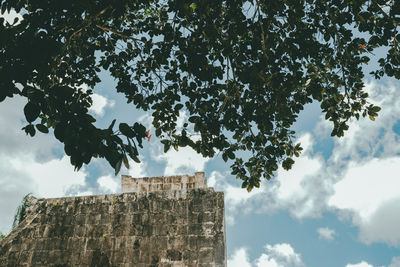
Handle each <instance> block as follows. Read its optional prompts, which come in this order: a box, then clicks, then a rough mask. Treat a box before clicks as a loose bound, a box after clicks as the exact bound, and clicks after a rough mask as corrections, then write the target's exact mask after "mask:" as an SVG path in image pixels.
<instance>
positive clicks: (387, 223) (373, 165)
mask: <svg viewBox="0 0 400 267" xmlns="http://www.w3.org/2000/svg"><path fill="white" fill-rule="evenodd" d="M13 15H14V16H15V14H8V15H5V16H6V18H11V17H12V16H13ZM101 78H102V83H101V84H99V85H98V86H97V87H96V88H95V90H94V92H95V94H94V96H93V102H94V104H93V106H92V108H91V110H90V112H91V114H93V115H94V116H95V118H96V119H97V122H96V125H97V126H99V127H107V126H108V125H109V124H110V123H111V121H112V119H114V118H117V122H127V123H134V122H136V121H139V122H142V123H143V124H144V125H145V126H146V127H147V129H150V132H152V133H154V128H152V126H151V114H148V113H144V112H141V111H137V110H135V109H134V107H133V106H131V105H128V104H126V100H125V98H124V96H123V95H121V94H118V93H117V92H116V90H115V81H113V80H112V79H111V78H110V77H109V75H107V73H105V72H104V73H102V75H101ZM365 84H366V91H367V92H368V93H369V95H370V101H371V102H372V103H375V104H377V105H379V106H380V107H382V110H381V112H380V113H379V117H377V119H376V121H374V122H372V121H370V120H369V119H361V120H359V121H352V122H351V125H350V129H349V130H348V131H347V132H346V133H345V136H344V137H342V138H332V137H330V132H331V129H332V125H331V124H330V123H329V122H327V121H325V120H324V117H323V115H322V114H321V110H320V108H319V105H318V104H317V103H313V104H309V105H308V106H306V108H305V110H304V111H303V112H302V113H301V114H300V116H299V119H298V121H297V122H296V124H295V125H294V129H295V130H296V132H297V137H298V139H297V141H298V142H301V144H302V146H303V148H304V151H303V153H302V154H301V156H300V158H298V159H297V160H296V163H295V165H294V166H293V168H292V170H290V171H285V170H283V169H282V168H280V169H279V170H278V171H277V175H276V176H275V177H274V178H273V179H272V180H271V181H263V182H262V184H261V187H260V188H259V189H255V190H253V191H252V192H251V193H248V192H247V191H246V190H244V189H241V188H240V181H237V180H236V179H235V177H234V176H232V175H230V168H229V165H230V164H229V162H228V163H225V162H224V161H223V160H222V157H221V155H216V156H215V157H214V158H202V157H201V156H200V155H198V154H196V153H195V152H194V151H192V150H191V149H190V148H180V149H179V151H175V150H170V151H168V152H167V153H164V152H163V147H162V145H161V144H160V143H159V140H157V138H156V137H155V134H153V136H152V138H151V140H150V141H149V142H147V141H146V142H145V143H144V149H143V150H141V151H140V153H141V155H140V159H141V163H140V164H137V163H134V162H130V163H131V164H130V165H131V166H132V167H131V168H130V169H124V167H123V169H122V170H121V173H122V174H128V175H131V176H133V177H144V176H160V175H179V174H189V175H193V174H194V172H196V171H204V172H205V174H206V177H207V183H208V185H209V186H210V187H214V189H215V190H216V191H223V192H224V194H225V217H226V245H227V258H228V267H250V266H252V267H253V266H254V267H256V266H257V267H258V266H263V267H278V266H283V267H303V266H309V267H321V266H325V267H331V266H332V267H338V266H339V267H340V266H343V267H372V266H373V267H377V266H379V267H380V266H384V267H399V266H400V82H399V81H396V80H391V79H382V80H378V81H376V80H373V79H369V78H368V76H367V78H366V80H365ZM25 104H26V100H25V99H23V98H21V97H13V98H7V99H6V100H5V101H3V102H1V103H0V129H1V131H0V231H1V232H3V233H8V232H9V231H10V227H11V225H12V220H13V216H14V213H15V210H16V208H17V206H18V204H19V203H20V201H21V199H22V197H23V196H24V195H26V194H27V193H32V194H33V195H34V196H36V197H63V196H79V195H92V194H107V193H118V192H121V184H120V175H118V176H115V175H114V171H113V169H112V168H111V167H109V165H108V163H107V162H106V161H105V160H103V159H95V160H92V161H91V163H90V164H89V165H86V166H84V167H83V168H82V169H81V170H80V171H79V172H75V171H74V168H73V167H72V166H71V165H70V163H69V158H68V156H66V155H65V154H64V152H63V146H62V144H61V143H59V142H58V140H56V139H55V138H54V136H53V135H52V134H42V133H37V134H36V136H35V137H34V138H31V137H29V136H26V134H25V133H24V132H23V131H22V130H21V128H22V127H23V126H24V125H25V121H24V115H23V107H24V105H25ZM185 118H186V114H185V113H184V112H182V113H181V116H180V118H179V123H180V124H183V121H184V120H185Z"/></svg>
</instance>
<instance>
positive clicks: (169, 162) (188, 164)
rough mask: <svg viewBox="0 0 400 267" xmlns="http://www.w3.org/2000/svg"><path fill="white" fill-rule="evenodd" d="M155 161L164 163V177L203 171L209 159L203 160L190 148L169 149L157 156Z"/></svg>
mask: <svg viewBox="0 0 400 267" xmlns="http://www.w3.org/2000/svg"><path fill="white" fill-rule="evenodd" d="M155 159H156V160H157V161H161V162H162V161H164V162H165V169H164V175H177V174H188V173H194V172H199V171H204V167H205V164H206V162H207V161H209V160H210V159H209V158H204V157H203V156H202V155H201V154H198V153H197V152H196V151H194V150H193V149H192V148H190V147H180V148H179V150H178V151H176V150H175V149H173V148H171V149H170V150H169V151H168V152H167V153H162V154H159V155H158V156H157V157H156V158H155Z"/></svg>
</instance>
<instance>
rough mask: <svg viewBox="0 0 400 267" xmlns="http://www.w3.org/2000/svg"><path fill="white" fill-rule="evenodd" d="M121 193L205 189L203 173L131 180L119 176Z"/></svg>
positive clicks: (125, 176)
mask: <svg viewBox="0 0 400 267" xmlns="http://www.w3.org/2000/svg"><path fill="white" fill-rule="evenodd" d="M121 180H122V181H121V183H122V193H130V192H135V193H141V192H159V191H172V190H182V191H187V190H190V189H198V188H207V181H206V176H205V174H204V172H195V174H194V176H189V175H179V176H160V177H143V178H133V177H131V176H128V175H122V176H121Z"/></svg>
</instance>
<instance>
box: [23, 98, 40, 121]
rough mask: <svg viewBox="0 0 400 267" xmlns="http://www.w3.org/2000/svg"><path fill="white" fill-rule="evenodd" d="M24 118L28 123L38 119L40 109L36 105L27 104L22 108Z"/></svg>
mask: <svg viewBox="0 0 400 267" xmlns="http://www.w3.org/2000/svg"><path fill="white" fill-rule="evenodd" d="M24 114H25V118H26V120H27V121H28V122H33V121H34V120H36V119H37V117H39V114H40V108H39V106H38V105H36V104H34V103H32V102H28V103H27V104H26V105H25V107H24Z"/></svg>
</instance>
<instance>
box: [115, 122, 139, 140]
mask: <svg viewBox="0 0 400 267" xmlns="http://www.w3.org/2000/svg"><path fill="white" fill-rule="evenodd" d="M119 130H120V132H121V133H122V134H123V135H125V136H127V137H128V138H133V137H135V132H134V131H132V129H131V127H129V125H128V124H126V123H120V124H119Z"/></svg>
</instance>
